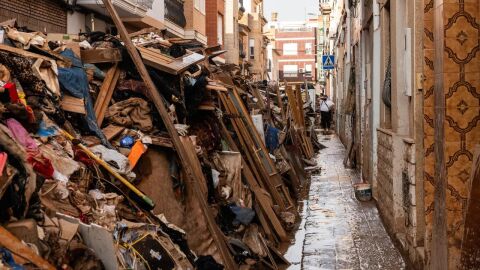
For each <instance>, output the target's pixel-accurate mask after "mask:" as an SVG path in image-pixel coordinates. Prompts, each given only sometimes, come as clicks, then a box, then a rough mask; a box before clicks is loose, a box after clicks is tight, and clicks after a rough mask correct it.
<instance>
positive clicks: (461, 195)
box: [424, 0, 480, 269]
mask: <svg viewBox="0 0 480 270" xmlns="http://www.w3.org/2000/svg"><path fill="white" fill-rule="evenodd" d="M479 8H480V7H479V5H478V0H459V1H444V0H435V1H434V0H424V15H425V17H424V23H425V29H424V40H425V42H424V54H425V59H424V60H425V68H424V75H425V76H426V81H425V83H424V89H425V92H424V93H425V94H424V119H425V122H424V134H425V137H424V143H425V147H424V149H425V153H424V154H425V173H424V180H425V184H424V187H425V215H426V256H427V263H431V262H432V261H433V258H432V257H431V252H432V248H435V246H432V239H433V237H432V231H434V230H435V231H437V232H438V230H436V229H438V226H437V227H434V226H435V225H434V217H435V215H434V212H435V211H439V212H438V213H437V214H439V215H437V216H441V214H442V211H444V214H445V215H446V235H447V236H446V241H447V243H448V244H447V246H448V266H447V267H448V269H456V266H457V265H458V264H459V260H460V248H461V242H462V236H463V233H464V226H463V225H464V215H465V211H466V202H467V199H468V197H467V196H468V194H469V192H468V188H469V187H468V179H469V176H470V171H471V165H472V157H473V153H472V151H473V149H474V146H475V144H476V143H478V141H479V140H480V126H479V121H480V79H479V78H480V42H479V33H480V10H479ZM442 28H443V29H442ZM438 30H440V31H438ZM441 30H443V31H441ZM435 31H437V32H435ZM442 33H443V35H442ZM434 36H435V37H436V38H438V40H434ZM434 63H440V65H437V64H434ZM434 66H435V68H434ZM442 85H443V87H442V88H440V89H439V86H440V87H441V86H442ZM435 86H436V87H435ZM436 91H443V93H442V92H440V95H442V94H443V95H444V99H445V101H444V104H436V102H435V100H439V99H438V98H437V99H434V94H435V93H434V92H436ZM436 94H437V95H438V92H437V93H436ZM441 98H443V97H441ZM440 100H441V99H440ZM435 107H436V109H437V112H435V110H434V109H435ZM439 110H440V112H441V114H439V113H438V112H439ZM438 115H441V116H443V115H444V117H445V121H444V122H443V127H435V126H434V123H435V117H438ZM435 128H437V129H436V130H435ZM439 130H443V131H444V132H443V134H442V132H441V133H438V132H439ZM436 132H437V135H438V134H442V135H443V136H442V138H437V144H435V140H434V136H435V134H436ZM434 145H437V146H439V147H442V149H441V151H439V153H441V155H443V158H441V159H440V160H442V159H443V160H444V162H445V166H442V167H444V168H445V169H446V175H445V177H441V178H436V177H435V162H436V161H438V160H439V159H438V155H437V157H435V153H434V150H435V149H434ZM438 181H441V182H438ZM442 183H443V186H444V189H445V190H444V191H445V194H444V195H442V196H440V197H439V196H437V198H436V199H437V203H438V199H439V198H440V199H441V200H444V201H445V207H444V208H438V209H435V207H434V206H435V204H434V201H435V200H434V194H435V193H437V195H438V194H441V192H440V193H439V192H438V190H437V192H436V190H435V189H436V187H438V186H439V185H438V184H442ZM435 224H439V223H438V220H437V223H435ZM441 230H442V228H440V231H441ZM435 238H438V235H435ZM437 248H438V246H437Z"/></svg>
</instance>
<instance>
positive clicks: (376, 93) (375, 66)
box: [370, 1, 382, 190]
mask: <svg viewBox="0 0 480 270" xmlns="http://www.w3.org/2000/svg"><path fill="white" fill-rule="evenodd" d="M372 2H373V43H372V46H373V62H372V126H371V131H370V134H371V136H372V138H371V140H372V172H371V174H372V175H371V179H372V187H373V190H376V187H377V163H378V154H377V148H378V137H377V128H379V127H380V105H381V79H380V64H381V62H380V61H381V60H380V59H381V55H380V53H381V51H382V48H381V45H382V44H381V43H382V42H381V32H380V15H379V14H380V8H379V4H378V3H377V2H376V1H372Z"/></svg>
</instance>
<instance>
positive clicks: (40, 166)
mask: <svg viewBox="0 0 480 270" xmlns="http://www.w3.org/2000/svg"><path fill="white" fill-rule="evenodd" d="M27 161H28V163H30V164H31V165H32V167H33V170H34V171H35V172H36V173H38V174H40V175H41V176H43V177H45V178H52V176H53V171H54V169H53V165H52V162H51V161H50V160H49V159H48V158H46V157H44V156H42V155H41V154H40V153H38V152H37V153H29V154H28V159H27Z"/></svg>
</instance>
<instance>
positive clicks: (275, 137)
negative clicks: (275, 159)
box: [265, 125, 280, 154]
mask: <svg viewBox="0 0 480 270" xmlns="http://www.w3.org/2000/svg"><path fill="white" fill-rule="evenodd" d="M279 133H280V130H279V129H277V128H274V127H272V126H270V125H267V131H266V132H265V144H266V145H267V148H268V151H269V152H270V153H272V154H273V151H275V149H277V148H278V147H279V146H280V141H279Z"/></svg>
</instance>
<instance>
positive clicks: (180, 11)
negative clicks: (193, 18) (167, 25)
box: [165, 0, 187, 28]
mask: <svg viewBox="0 0 480 270" xmlns="http://www.w3.org/2000/svg"><path fill="white" fill-rule="evenodd" d="M165 20H168V21H170V22H172V23H174V24H176V25H178V26H179V27H180V28H185V26H186V25H187V20H186V19H185V14H184V8H183V1H182V0H165Z"/></svg>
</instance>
